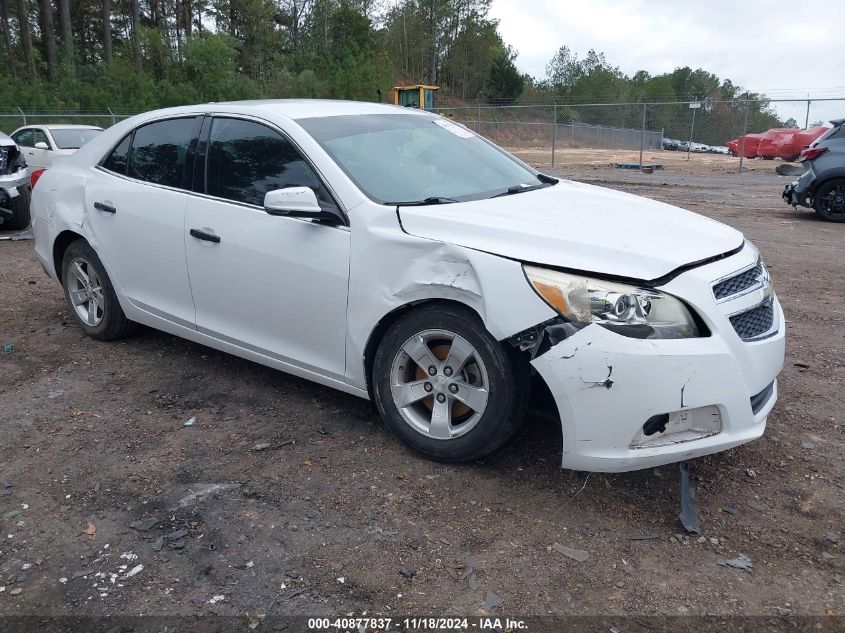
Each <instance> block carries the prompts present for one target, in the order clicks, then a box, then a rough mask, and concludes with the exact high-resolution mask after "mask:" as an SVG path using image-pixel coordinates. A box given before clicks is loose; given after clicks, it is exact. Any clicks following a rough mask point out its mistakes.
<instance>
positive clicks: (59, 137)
mask: <svg viewBox="0 0 845 633" xmlns="http://www.w3.org/2000/svg"><path fill="white" fill-rule="evenodd" d="M101 132H102V130H88V129H84V128H83V129H73V128H65V129H56V128H51V129H50V135H51V136H52V137H53V141H55V143H56V147H58V148H59V149H79V148H80V147H82V146H83V145H84V144H85V143H87V142H88V141H90V140H91V139H92V138H94V137H95V136H97V135H98V134H100V133H101Z"/></svg>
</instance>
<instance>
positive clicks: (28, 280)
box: [0, 167, 845, 617]
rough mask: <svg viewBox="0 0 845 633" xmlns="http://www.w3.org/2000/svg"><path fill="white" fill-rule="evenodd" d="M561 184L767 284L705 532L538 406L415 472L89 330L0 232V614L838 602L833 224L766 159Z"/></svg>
mask: <svg viewBox="0 0 845 633" xmlns="http://www.w3.org/2000/svg"><path fill="white" fill-rule="evenodd" d="M575 169H576V168H573V170H575ZM578 169H580V168H578ZM568 175H570V176H573V177H575V178H577V179H581V180H586V181H588V182H595V183H598V184H602V185H605V186H610V187H614V188H619V189H623V190H627V191H632V192H636V193H639V194H642V195H645V196H649V197H652V198H656V199H659V200H664V201H667V202H670V203H674V204H677V205H679V206H683V207H687V208H690V209H692V210H694V211H697V212H699V213H703V214H705V215H708V216H710V217H713V218H716V219H719V220H721V221H724V222H727V223H728V224H731V225H733V226H735V227H737V228H739V229H741V230H742V231H744V232H745V233H746V235H747V236H748V237H749V238H751V239H752V240H753V241H754V242H755V243H756V244H757V245H758V246H759V247H760V249H761V251H762V252H763V254H764V257H765V259H766V263H767V265H768V266H769V269H770V271H771V273H772V276H773V277H774V280H775V284H776V288H777V291H778V293H779V296H780V298H781V301H782V302H783V305H784V310H785V312H786V318H787V319H788V325H787V327H788V334H789V336H788V343H787V359H786V366H785V369H784V372H783V374H782V376H781V382H780V386H781V387H780V388H781V396H780V401H779V403H778V405H777V407H776V408H775V410H774V412H773V414H772V415H771V416H770V418H769V427H768V430H767V432H766V434H765V436H764V437H763V438H762V439H760V440H758V441H756V442H753V443H751V444H749V445H746V446H743V447H740V448H737V449H735V450H732V451H729V452H727V453H723V454H720V455H715V456H711V457H709V458H705V459H702V460H698V461H697V462H695V463H694V465H693V468H692V473H693V484H694V487H695V490H696V495H697V508H698V513H699V519H700V522H701V526H702V532H703V533H702V536H701V537H700V538H699V537H697V536H693V537H691V538H688V537H686V536H683V535H682V534H681V532H682V531H683V530H682V528H681V526H680V524H679V521H678V519H677V513H678V480H679V478H678V469H677V467H676V466H675V467H664V468H659V469H655V470H648V471H642V472H635V473H629V474H622V475H604V474H593V475H591V476H589V477H585V476H584V475H582V474H578V473H574V472H570V471H567V470H561V469H560V430H559V428H556V427H555V425H554V424H552V423H551V422H549V421H546V420H543V419H541V418H531V419H529V420H528V421H527V423H526V424H525V426H524V428H523V429H522V431H521V432H520V433H519V434H518V435H517V437H515V438H514V440H513V441H512V442H510V444H509V445H508V446H506V447H505V448H504V449H502V450H500V451H499V452H497V453H496V454H494V455H492V456H490V457H489V458H487V459H485V460H484V461H483V462H479V463H474V464H470V465H463V466H447V465H441V464H436V463H432V462H429V461H426V460H425V459H422V458H420V457H418V456H416V455H414V454H412V453H410V452H409V451H408V450H406V449H405V448H404V447H403V446H402V445H401V444H400V443H399V442H398V441H397V440H395V439H394V438H393V437H392V436H390V435H389V433H388V432H387V430H386V428H385V427H384V426H383V425H382V424H381V422H380V421H379V420H378V419H377V417H376V415H375V413H374V410H373V408H372V407H371V405H370V404H369V403H367V402H365V401H363V400H359V399H356V398H354V397H351V396H346V395H344V394H341V393H338V392H335V391H332V390H330V389H327V388H323V387H320V386H316V385H314V384H311V383H308V382H305V381H303V380H299V379H297V378H293V377H290V376H286V375H285V374H282V373H279V372H276V371H273V370H271V369H267V368H264V367H262V366H259V365H256V364H253V363H250V362H247V361H244V360H240V359H237V358H234V357H232V356H228V355H225V354H221V353H218V352H216V351H213V350H210V349H208V348H204V347H202V346H199V345H195V344H192V343H188V342H186V341H183V340H179V339H175V338H173V337H171V336H169V335H165V334H162V333H159V332H155V331H152V330H149V329H141V330H140V331H139V332H137V333H136V334H135V335H133V336H132V337H131V338H129V339H126V340H123V341H120V342H117V343H111V344H104V343H98V342H96V341H94V340H91V339H89V338H87V337H85V336H84V335H83V334H82V332H81V330H80V329H79V328H77V327H75V326H74V324H73V322H72V318H71V314H70V312H69V310H68V308H67V307H66V305H65V303H64V301H63V298H62V294H61V292H60V289H59V288H58V287H57V286H55V285H54V284H53V283H52V282H50V281H49V280H48V279H47V278H46V277H45V276H44V273H43V272H42V270H41V268H40V266H39V265H38V263H37V262H36V259H35V257H34V255H33V253H32V243H31V242H10V241H2V242H0V289H1V290H2V298H3V301H2V302H0V344H4V343H11V344H13V345H14V348H13V349H12V350H11V351H9V350H7V351H5V352H3V353H2V354H0V377H2V382H0V402H2V406H0V528H1V529H2V533H0V536H2V539H0V587H5V589H0V615H22V614H38V615H67V614H73V615H85V614H88V615H104V614H129V615H136V614H169V615H191V616H194V615H200V614H251V615H250V616H249V617H255V616H256V615H260V614H309V615H315V614H326V615H343V614H348V613H353V612H354V613H355V614H361V613H363V612H367V613H368V614H369V615H375V614H385V615H392V616H394V617H395V616H397V615H400V614H403V615H444V614H465V615H475V614H479V613H484V611H481V610H480V609H481V606H482V603H483V602H484V601H485V598H487V597H488V592H492V593H493V594H495V596H496V597H498V599H500V600H501V602H502V606H500V607H495V608H493V607H490V603H489V602H488V604H487V606H488V607H489V608H490V610H491V611H492V612H493V613H504V614H518V615H522V616H540V615H544V614H556V615H567V614H582V615H583V614H616V615H625V614H628V615H666V614H675V615H677V614H704V613H707V614H742V615H766V616H779V615H780V616H783V615H816V616H825V615H827V616H830V615H838V616H841V615H842V614H843V605H845V601H843V595H845V587H843V584H842V582H843V580H842V575H843V567H844V566H845V552H843V547H845V541H843V540H841V539H842V538H845V525H844V523H845V521H843V517H845V512H843V511H844V510H845V496H843V478H842V473H843V464H844V463H845V457H843V455H845V451H843V445H844V444H845V442H843V440H845V391H843V384H845V341H843V332H845V316H843V313H842V312H840V309H841V307H842V306H843V305H845V283H843V279H845V258H843V256H842V253H843V252H845V225H835V224H828V223H824V222H821V221H818V220H816V219H815V216H813V215H812V214H810V213H808V212H802V213H797V212H795V211H793V210H791V209H790V208H788V207H787V206H786V205H784V204H783V203H782V201H781V200H780V197H779V194H780V191H781V189H782V186H783V183H784V180H783V179H781V178H778V177H775V176H767V175H762V174H760V173H751V174H746V175H743V176H735V175H728V174H722V175H710V176H705V175H683V174H680V173H677V172H670V171H668V170H667V171H665V172H656V173H654V174H651V175H643V174H639V173H625V172H620V171H613V170H609V169H604V168H598V167H596V168H589V169H584V170H582V171H581V172H578V171H571V172H568ZM4 349H5V348H4ZM189 419H194V420H195V423H194V424H193V425H191V426H185V422H186V421H188V420H189ZM837 541H838V542H837ZM555 544H559V545H561V546H565V547H569V548H574V549H578V550H584V551H586V552H587V553H588V557H587V558H586V559H585V560H581V561H577V560H574V559H572V558H570V557H568V556H566V555H565V554H563V553H562V552H561V551H559V550H560V549H561V548H560V547H556V546H555ZM740 554H745V555H746V556H747V557H748V558H749V559H750V560H751V561H752V562H753V568H751V569H750V570H740V569H733V568H726V567H723V566H719V565H717V563H716V561H717V560H718V559H734V558H736V557H738V556H739V555H740Z"/></svg>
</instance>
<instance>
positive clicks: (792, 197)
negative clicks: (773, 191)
mask: <svg viewBox="0 0 845 633" xmlns="http://www.w3.org/2000/svg"><path fill="white" fill-rule="evenodd" d="M815 182H816V173H815V172H814V171H813V168H812V166H809V165H808V166H807V171H805V172H804V173H803V174H801V175H800V176H799V177H798V180H793V181H792V182H791V183H789V184H788V185H786V187H784V190H783V193H782V194H781V196H782V197H783V200H784V202H786V204H788V205H791V206H793V207H797V206H799V205H800V206H802V207H812V206H813V188H814V185H815Z"/></svg>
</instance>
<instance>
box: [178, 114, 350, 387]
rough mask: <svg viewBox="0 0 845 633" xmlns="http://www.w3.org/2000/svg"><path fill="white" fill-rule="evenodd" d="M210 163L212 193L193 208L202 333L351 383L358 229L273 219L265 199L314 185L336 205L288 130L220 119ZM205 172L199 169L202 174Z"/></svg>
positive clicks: (191, 268) (191, 232) (327, 203)
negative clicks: (347, 376)
mask: <svg viewBox="0 0 845 633" xmlns="http://www.w3.org/2000/svg"><path fill="white" fill-rule="evenodd" d="M200 145H201V147H202V150H201V152H200V154H201V156H200V157H198V160H201V159H202V155H204V156H205V170H204V173H205V177H204V178H203V179H202V180H203V181H204V185H201V186H200V190H201V192H202V193H204V194H205V195H203V196H196V197H192V198H191V199H190V201H189V202H188V211H187V220H186V239H187V243H186V252H187V259H188V272H189V274H190V278H191V287H192V289H193V296H194V303H195V305H196V321H197V329H199V330H200V331H201V332H205V333H207V334H210V335H212V336H215V337H217V338H220V339H222V340H226V341H229V342H231V343H235V344H237V345H240V346H242V347H245V348H247V349H251V350H253V351H257V352H259V353H263V354H265V355H268V356H270V357H272V358H275V359H277V360H281V361H283V362H291V363H293V364H295V365H298V366H300V367H303V368H305V369H316V370H319V371H320V373H330V374H333V375H335V376H336V377H339V378H342V377H343V374H344V370H345V338H346V297H347V289H348V283H349V244H350V232H349V230H348V228H347V227H345V226H330V225H327V224H320V223H315V222H311V221H309V220H303V219H296V218H287V217H279V216H271V215H268V214H267V213H266V212H265V211H264V208H263V200H264V194H265V193H266V192H268V191H272V190H274V189H282V188H285V187H302V186H307V187H312V188H313V189H314V190H315V192H316V193H317V196H318V198H319V200H320V203H321V205H322V206H324V208H327V209H329V208H331V209H334V210H336V209H337V207H336V204H335V203H334V201H333V200H332V199H331V197H330V196H329V195H328V193H327V192H326V191H325V188H324V187H323V186H322V185H321V183H320V180H319V178H318V177H317V175H316V173H315V172H314V171H313V169H312V168H311V167H310V165H309V164H308V163H307V162H306V161H305V160H304V159H303V157H302V156H301V155H300V154H299V153H298V151H297V150H296V148H294V146H293V145H292V144H291V143H290V142H289V141H288V140H287V139H286V138H285V137H283V136H282V135H281V134H280V133H279V132H278V131H276V130H274V129H271V128H270V127H268V126H266V125H263V124H261V123H258V122H255V121H251V120H246V119H236V118H224V117H215V118H214V119H213V120H212V122H211V126H210V132H209V133H208V141H207V143H203V142H202V141H201V143H200ZM200 171H203V170H198V172H200Z"/></svg>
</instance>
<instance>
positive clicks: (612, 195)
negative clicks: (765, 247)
mask: <svg viewBox="0 0 845 633" xmlns="http://www.w3.org/2000/svg"><path fill="white" fill-rule="evenodd" d="M399 217H400V219H401V222H402V228H403V229H404V230H405V231H406V232H407V233H408V234H410V235H414V236H417V237H423V238H428V239H434V240H439V241H442V242H448V243H451V244H456V245H458V246H465V247H467V248H472V249H475V250H481V251H485V252H489V253H493V254H496V255H501V256H503V257H509V258H512V259H517V260H520V261H524V262H531V263H535V264H544V265H547V266H558V267H562V268H569V269H573V270H580V271H585V272H593V273H602V274H605V275H616V276H619V277H628V278H631V279H641V280H651V279H657V278H659V277H662V276H664V275H666V274H667V273H670V272H672V271H673V270H675V269H676V268H679V267H681V266H684V265H686V264H690V263H693V262H698V261H701V260H705V259H708V258H710V257H715V256H717V255H721V254H722V253H726V252H728V251H731V250H734V249H736V248H738V247H739V246H741V245H742V243H743V236H742V233H740V232H739V231H737V230H735V229H732V228H731V227H729V226H726V225H724V224H722V223H720V222H716V221H715V220H710V219H709V218H705V217H703V216H701V215H698V214H696V213H692V212H691V211H685V210H684V209H680V208H678V207H673V206H671V205H668V204H664V203H662V202H656V201H654V200H650V199H648V198H643V197H640V196H634V195H631V194H627V193H622V192H619V191H614V190H612V189H606V188H604V187H596V186H592V185H585V184H582V183H576V182H571V181H561V182H559V183H558V184H556V185H554V186H552V187H547V188H544V189H537V190H534V191H527V192H525V193H520V194H514V195H510V196H502V197H500V198H492V199H487V200H475V201H472V202H463V203H458V204H441V205H432V206H421V207H400V208H399Z"/></svg>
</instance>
